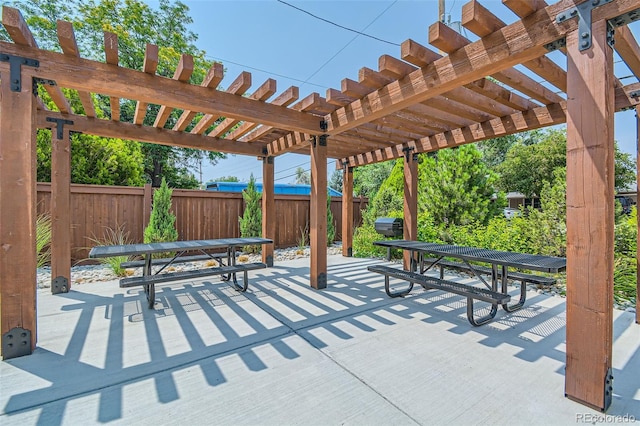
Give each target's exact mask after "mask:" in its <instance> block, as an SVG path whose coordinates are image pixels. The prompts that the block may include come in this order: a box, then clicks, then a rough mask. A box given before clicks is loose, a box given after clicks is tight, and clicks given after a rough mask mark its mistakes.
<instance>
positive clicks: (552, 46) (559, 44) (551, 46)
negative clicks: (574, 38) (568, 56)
mask: <svg viewBox="0 0 640 426" xmlns="http://www.w3.org/2000/svg"><path fill="white" fill-rule="evenodd" d="M566 45H567V39H566V37H562V38H560V39H558V40H556V41H552V42H551V43H548V44H545V45H544V47H545V49H547V50H548V51H549V52H553V51H554V50H558V49H562V48H563V47H566Z"/></svg>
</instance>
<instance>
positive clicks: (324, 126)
mask: <svg viewBox="0 0 640 426" xmlns="http://www.w3.org/2000/svg"><path fill="white" fill-rule="evenodd" d="M328 128H329V123H327V122H326V121H324V120H322V121H320V130H322V131H323V132H326V131H327V129H328Z"/></svg>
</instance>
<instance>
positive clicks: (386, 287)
mask: <svg viewBox="0 0 640 426" xmlns="http://www.w3.org/2000/svg"><path fill="white" fill-rule="evenodd" d="M412 289H413V283H412V282H409V284H408V286H407V288H406V289H404V290H401V291H391V287H390V285H389V275H385V276H384V291H385V292H386V293H387V295H388V296H389V297H403V296H405V295H407V294H409V293H410V292H411V290H412Z"/></svg>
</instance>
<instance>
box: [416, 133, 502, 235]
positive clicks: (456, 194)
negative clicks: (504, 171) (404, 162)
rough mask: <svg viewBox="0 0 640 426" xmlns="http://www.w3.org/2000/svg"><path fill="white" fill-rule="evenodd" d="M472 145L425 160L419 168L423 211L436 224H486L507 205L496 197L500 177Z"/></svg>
mask: <svg viewBox="0 0 640 426" xmlns="http://www.w3.org/2000/svg"><path fill="white" fill-rule="evenodd" d="M481 156H482V154H481V153H480V151H479V150H478V149H477V148H476V147H475V146H473V145H464V146H461V147H459V148H452V149H443V150H441V151H438V153H437V155H433V156H426V157H423V161H422V163H421V164H420V166H419V169H420V171H419V175H420V177H421V179H420V191H419V196H418V201H419V202H420V204H421V208H420V210H421V211H428V212H429V214H430V215H432V216H433V219H434V221H435V223H442V224H446V225H449V224H452V225H454V224H455V225H466V224H469V223H474V222H476V223H483V224H486V223H487V222H488V221H489V219H490V218H492V217H493V216H495V215H497V214H499V213H500V211H501V209H502V207H503V206H504V205H505V201H506V199H505V198H504V194H502V193H498V194H497V199H494V195H496V183H497V181H498V176H497V175H496V174H495V173H494V172H492V171H491V170H489V168H488V167H487V166H486V165H485V164H484V163H483V162H482V161H480V160H481Z"/></svg>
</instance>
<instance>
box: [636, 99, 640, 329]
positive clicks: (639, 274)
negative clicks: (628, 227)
mask: <svg viewBox="0 0 640 426" xmlns="http://www.w3.org/2000/svg"><path fill="white" fill-rule="evenodd" d="M636 132H637V137H636V199H637V195H638V192H639V191H638V189H640V106H637V107H636ZM639 207H640V206H639V205H638V204H637V203H636V209H638V208H639ZM636 213H637V211H636ZM636 222H637V223H636V228H637V230H638V234H637V235H640V215H637V220H636ZM636 246H637V247H636V324H640V244H636Z"/></svg>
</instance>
